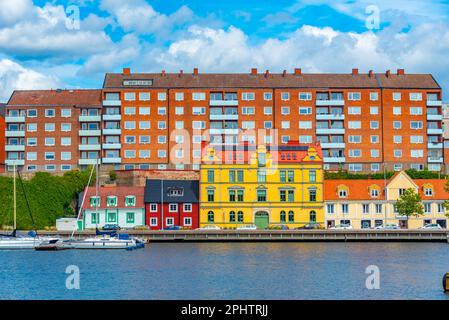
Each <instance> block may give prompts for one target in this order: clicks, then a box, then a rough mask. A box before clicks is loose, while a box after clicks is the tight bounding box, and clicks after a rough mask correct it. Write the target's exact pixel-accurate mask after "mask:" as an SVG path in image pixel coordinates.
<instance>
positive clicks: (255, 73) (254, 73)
mask: <svg viewBox="0 0 449 320" xmlns="http://www.w3.org/2000/svg"><path fill="white" fill-rule="evenodd" d="M251 74H252V75H253V76H255V75H257V68H251Z"/></svg>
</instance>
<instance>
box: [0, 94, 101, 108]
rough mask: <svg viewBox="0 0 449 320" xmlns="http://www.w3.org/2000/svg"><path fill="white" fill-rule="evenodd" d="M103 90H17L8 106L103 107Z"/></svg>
mask: <svg viewBox="0 0 449 320" xmlns="http://www.w3.org/2000/svg"><path fill="white" fill-rule="evenodd" d="M101 93H102V91H101V90H15V91H14V92H13V94H12V96H11V98H10V99H9V101H8V104H7V106H78V107H81V106H91V107H101Z"/></svg>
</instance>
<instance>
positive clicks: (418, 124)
mask: <svg viewBox="0 0 449 320" xmlns="http://www.w3.org/2000/svg"><path fill="white" fill-rule="evenodd" d="M422 128H423V125H422V121H410V129H414V130H420V129H422Z"/></svg>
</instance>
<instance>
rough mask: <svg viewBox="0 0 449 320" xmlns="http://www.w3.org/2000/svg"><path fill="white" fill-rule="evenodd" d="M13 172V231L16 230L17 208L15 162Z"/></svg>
mask: <svg viewBox="0 0 449 320" xmlns="http://www.w3.org/2000/svg"><path fill="white" fill-rule="evenodd" d="M13 170H14V173H13V185H14V187H13V189H14V191H13V198H14V200H13V202H14V229H13V230H16V228H17V208H16V207H17V194H16V163H15V162H14V163H13Z"/></svg>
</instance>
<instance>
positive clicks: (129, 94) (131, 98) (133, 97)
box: [125, 92, 136, 101]
mask: <svg viewBox="0 0 449 320" xmlns="http://www.w3.org/2000/svg"><path fill="white" fill-rule="evenodd" d="M125 100H126V101H134V100H136V93H135V92H125Z"/></svg>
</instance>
